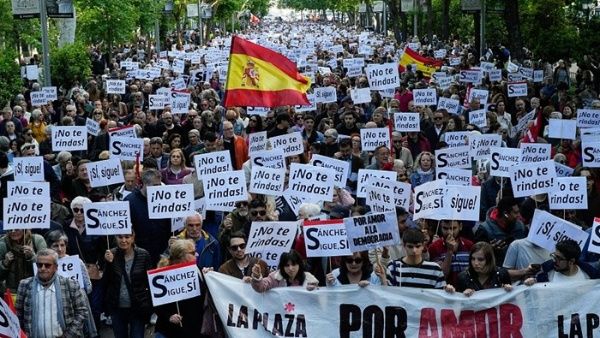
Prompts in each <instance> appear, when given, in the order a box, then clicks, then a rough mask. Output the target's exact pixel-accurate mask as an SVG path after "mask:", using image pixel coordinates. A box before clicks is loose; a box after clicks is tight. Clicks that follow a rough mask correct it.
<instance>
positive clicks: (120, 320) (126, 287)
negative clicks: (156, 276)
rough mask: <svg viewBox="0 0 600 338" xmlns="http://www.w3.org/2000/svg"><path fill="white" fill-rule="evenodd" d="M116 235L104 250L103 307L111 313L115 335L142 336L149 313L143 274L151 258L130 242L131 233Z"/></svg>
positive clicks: (148, 299) (132, 337) (147, 289)
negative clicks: (113, 246)
mask: <svg viewBox="0 0 600 338" xmlns="http://www.w3.org/2000/svg"><path fill="white" fill-rule="evenodd" d="M116 237H117V247H116V248H113V249H110V250H106V253H105V254H104V260H105V261H106V267H105V269H104V279H105V281H106V286H107V287H106V296H105V297H104V300H105V303H106V304H105V305H106V311H107V312H108V314H110V315H111V318H112V322H113V332H114V334H115V338H127V337H129V338H144V327H145V325H146V323H148V321H149V319H150V315H151V314H152V301H151V299H150V292H149V286H148V277H147V275H146V271H148V270H150V269H151V268H152V259H151V257H150V254H149V253H148V251H146V250H144V249H142V248H139V247H137V246H135V245H134V243H135V234H134V233H132V234H131V235H117V236H116Z"/></svg>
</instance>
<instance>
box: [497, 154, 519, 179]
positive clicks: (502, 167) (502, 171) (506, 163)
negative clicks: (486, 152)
mask: <svg viewBox="0 0 600 338" xmlns="http://www.w3.org/2000/svg"><path fill="white" fill-rule="evenodd" d="M490 151H491V152H492V154H491V159H492V161H491V164H490V175H492V176H497V177H510V168H511V167H514V166H516V165H519V162H520V160H521V149H518V148H505V147H492V148H491V149H490Z"/></svg>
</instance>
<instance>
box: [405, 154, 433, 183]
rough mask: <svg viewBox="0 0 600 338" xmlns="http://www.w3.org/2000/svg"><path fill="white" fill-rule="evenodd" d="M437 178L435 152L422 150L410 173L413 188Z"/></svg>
mask: <svg viewBox="0 0 600 338" xmlns="http://www.w3.org/2000/svg"><path fill="white" fill-rule="evenodd" d="M434 178H435V164H434V157H433V154H432V153H430V152H428V151H423V152H421V153H420V154H419V155H418V156H417V158H416V159H415V164H414V168H413V172H412V174H410V183H411V185H412V187H413V188H415V187H418V186H419V185H421V184H423V183H427V182H431V181H433V180H434Z"/></svg>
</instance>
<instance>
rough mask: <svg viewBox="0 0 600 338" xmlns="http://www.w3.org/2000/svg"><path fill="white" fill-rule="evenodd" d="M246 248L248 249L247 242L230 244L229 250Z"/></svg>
mask: <svg viewBox="0 0 600 338" xmlns="http://www.w3.org/2000/svg"><path fill="white" fill-rule="evenodd" d="M244 249H246V243H242V244H238V245H231V246H229V250H231V251H238V250H244Z"/></svg>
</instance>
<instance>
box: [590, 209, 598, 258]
mask: <svg viewBox="0 0 600 338" xmlns="http://www.w3.org/2000/svg"><path fill="white" fill-rule="evenodd" d="M588 251H589V252H593V253H597V254H600V217H594V223H593V224H592V234H591V238H590V246H589V248H588Z"/></svg>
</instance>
